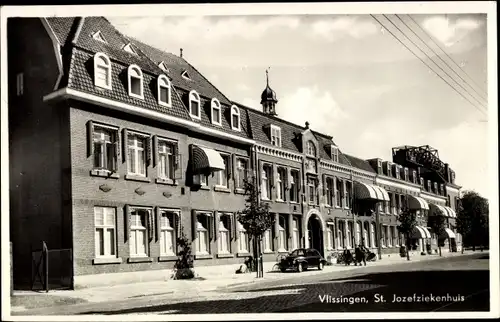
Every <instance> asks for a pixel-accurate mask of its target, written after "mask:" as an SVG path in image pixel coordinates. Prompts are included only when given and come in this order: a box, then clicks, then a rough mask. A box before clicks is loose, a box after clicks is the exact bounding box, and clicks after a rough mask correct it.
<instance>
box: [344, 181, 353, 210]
mask: <svg viewBox="0 0 500 322" xmlns="http://www.w3.org/2000/svg"><path fill="white" fill-rule="evenodd" d="M345 188H346V189H345V207H346V208H351V207H352V200H351V198H352V193H351V192H352V187H351V183H350V182H349V181H346V183H345Z"/></svg>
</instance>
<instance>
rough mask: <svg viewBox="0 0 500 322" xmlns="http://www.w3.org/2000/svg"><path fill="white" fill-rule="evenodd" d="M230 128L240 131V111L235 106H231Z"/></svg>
mask: <svg viewBox="0 0 500 322" xmlns="http://www.w3.org/2000/svg"><path fill="white" fill-rule="evenodd" d="M231 128H232V129H233V130H235V131H240V110H239V108H237V107H236V106H234V105H233V106H231Z"/></svg>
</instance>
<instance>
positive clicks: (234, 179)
mask: <svg viewBox="0 0 500 322" xmlns="http://www.w3.org/2000/svg"><path fill="white" fill-rule="evenodd" d="M232 162H233V164H232V169H233V183H234V187H233V188H236V176H235V174H236V173H237V172H238V169H237V168H236V167H238V159H237V157H236V154H233V161H232ZM240 188H241V187H240Z"/></svg>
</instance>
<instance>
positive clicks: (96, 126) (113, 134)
mask: <svg viewBox="0 0 500 322" xmlns="http://www.w3.org/2000/svg"><path fill="white" fill-rule="evenodd" d="M99 130H103V131H108V132H110V141H104V143H105V145H107V144H110V145H112V146H113V149H115V148H116V147H115V146H114V144H115V143H116V141H117V138H118V128H117V127H112V126H106V125H101V124H95V123H94V129H93V133H92V145H93V147H92V148H93V151H94V154H95V155H94V158H93V169H99V170H102V171H108V172H111V171H113V169H109V168H108V165H109V158H114V157H115V155H114V154H113V155H111V156H109V155H107V152H106V151H107V149H106V146H104V147H103V148H102V150H101V151H97V149H96V148H95V143H96V141H98V140H96V139H95V138H94V134H95V133H96V132H97V131H99ZM101 140H104V135H101ZM101 142H102V141H101ZM97 154H99V155H100V156H101V157H100V158H102V160H101V162H102V164H103V165H105V166H103V167H99V166H97V165H96V164H95V159H96V155H97ZM115 162H116V163H117V164H118V160H115Z"/></svg>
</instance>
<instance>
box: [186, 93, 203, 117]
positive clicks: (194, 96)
mask: <svg viewBox="0 0 500 322" xmlns="http://www.w3.org/2000/svg"><path fill="white" fill-rule="evenodd" d="M188 100H189V115H191V117H192V118H194V119H197V120H201V99H200V94H198V92H196V91H195V90H194V89H193V90H191V91H190V92H189V97H188ZM193 102H197V103H198V114H193V113H192V112H193V107H192V105H193Z"/></svg>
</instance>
